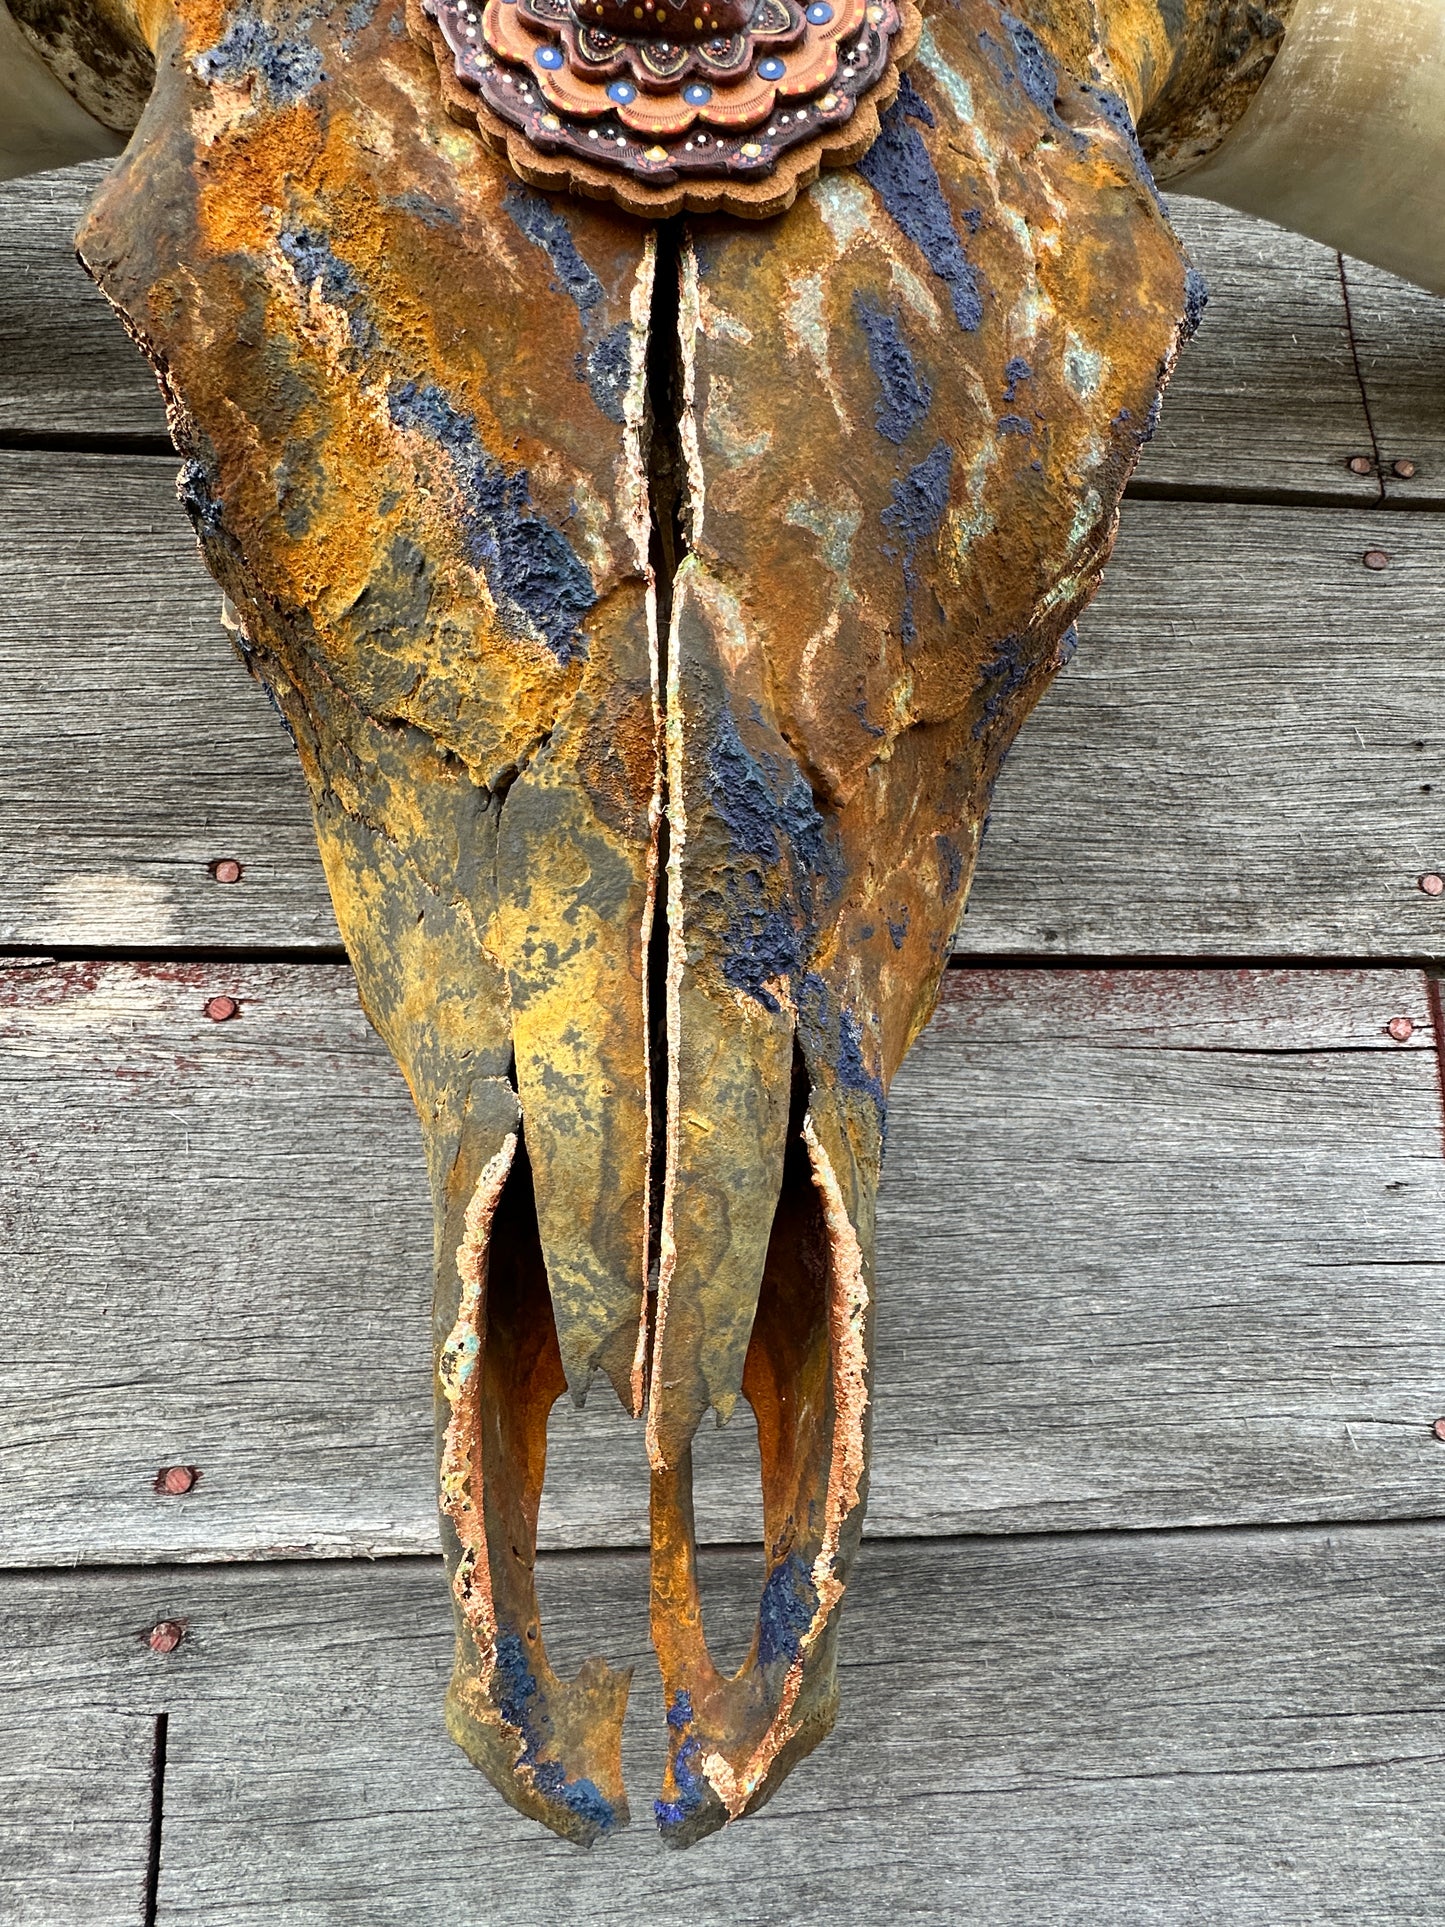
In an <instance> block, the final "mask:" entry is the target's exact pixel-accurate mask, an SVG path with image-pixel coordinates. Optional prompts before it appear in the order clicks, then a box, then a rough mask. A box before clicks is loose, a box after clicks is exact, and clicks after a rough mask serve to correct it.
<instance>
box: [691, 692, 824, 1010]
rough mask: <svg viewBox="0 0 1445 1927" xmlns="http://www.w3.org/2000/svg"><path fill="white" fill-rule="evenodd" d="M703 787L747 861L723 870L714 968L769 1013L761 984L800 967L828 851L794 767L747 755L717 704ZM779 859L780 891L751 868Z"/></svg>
mask: <svg viewBox="0 0 1445 1927" xmlns="http://www.w3.org/2000/svg"><path fill="white" fill-rule="evenodd" d="M708 790H709V794H710V796H711V799H712V803H713V807H714V808H715V809H716V811H717V814H718V817H719V819H720V820H721V822H722V824H723V826H724V828H725V829H726V830H727V833H728V841H729V843H730V844H731V846H732V853H733V855H734V856H735V857H743V858H752V859H753V864H750V865H744V866H730V867H729V869H728V871H727V875H726V880H725V883H724V886H723V889H724V910H725V924H724V929H723V932H722V962H721V966H720V967H721V970H722V973H723V976H724V977H725V978H726V979H727V981H728V982H729V983H730V984H731V985H732V986H733V988H734V989H736V990H741V991H744V992H746V994H747V995H748V996H750V997H753V998H755V999H756V1000H757V1002H759V1003H760V1004H761V1005H762V1006H763V1008H764V1009H765V1010H768V1011H771V1012H772V1013H773V1014H774V1015H776V1014H777V1012H778V1010H779V1009H780V1008H781V1006H780V1005H779V1003H778V1000H777V998H776V997H775V996H774V995H773V993H772V991H771V990H769V989H768V985H769V983H772V982H776V981H778V980H779V979H780V978H788V977H791V976H793V975H794V974H795V973H796V972H797V970H798V969H799V968H800V966H801V963H802V959H803V952H804V948H805V946H806V944H807V943H808V942H810V941H811V938H812V934H813V932H814V930H815V929H816V928H817V924H818V920H819V917H820V914H821V910H822V906H823V904H824V903H825V902H827V901H830V900H831V899H832V897H834V896H836V894H837V890H838V887H839V881H840V878H839V869H838V858H837V853H836V851H835V850H834V849H833V848H832V847H831V845H830V842H829V839H828V835H827V824H826V823H825V821H824V818H823V816H822V814H821V813H820V811H819V809H818V806H817V803H816V802H815V801H814V798H813V792H812V789H811V788H810V787H809V784H808V780H807V778H806V777H805V776H804V775H803V772H802V771H801V770H800V769H799V768H798V766H797V764H796V763H794V762H793V761H792V759H791V758H790V757H787V756H782V755H767V754H764V755H763V756H761V757H759V756H755V755H754V754H753V752H752V751H751V750H750V749H749V748H748V747H747V745H746V744H745V743H744V742H743V740H742V737H741V736H740V735H739V734H738V727H737V724H736V722H735V721H734V719H733V717H732V716H731V715H730V714H729V713H728V712H727V711H724V712H723V714H722V716H721V718H720V719H719V722H718V727H717V732H716V734H715V735H714V738H713V741H712V745H711V747H710V749H709V752H708ZM785 860H786V862H787V866H788V874H787V878H786V881H785V883H784V886H783V888H782V889H781V890H780V891H779V890H777V889H776V888H774V889H770V888H769V884H768V880H767V878H766V876H765V874H764V873H763V872H761V871H759V870H758V869H757V868H755V867H753V865H755V864H763V865H766V866H767V868H768V869H770V870H773V869H776V868H777V867H778V866H779V865H781V864H782V863H783V862H784V861H785Z"/></svg>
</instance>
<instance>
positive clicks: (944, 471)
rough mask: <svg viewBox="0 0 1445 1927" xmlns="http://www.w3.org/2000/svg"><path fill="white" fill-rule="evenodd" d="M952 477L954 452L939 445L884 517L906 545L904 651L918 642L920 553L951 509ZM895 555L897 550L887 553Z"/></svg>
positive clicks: (897, 489)
mask: <svg viewBox="0 0 1445 1927" xmlns="http://www.w3.org/2000/svg"><path fill="white" fill-rule="evenodd" d="M952 477H953V450H952V449H951V448H950V447H949V445H948V443H947V442H938V443H936V444H935V446H934V447H933V449H932V450H931V451H930V452H929V454H927V455H926V456H925V457H924V458H923V460H922V461H921V462H919V463H918V465H917V466H916V467H915V468H911V469H909V471H908V473H907V474H906V475H905V476H903V477H902V478H901V480H899V481H897V482H895V483H894V484H893V494H892V497H891V499H890V501H889V504H888V507H887V508H886V509H884V511H883V515H882V521H883V526H884V528H886V529H892V530H894V531H896V532H897V534H898V536H899V538H900V540H901V542H902V544H903V584H904V589H905V592H906V593H905V596H904V603H903V617H902V625H901V630H902V636H903V642H904V645H905V647H911V646H912V645H913V644H914V643H916V642H917V640H918V622H917V619H916V617H915V614H914V603H915V600H916V598H917V594H918V551H919V549H920V548H921V547H922V546H923V544H924V543H925V542H931V541H932V540H933V538H934V537H935V536H936V535H937V534H938V531H939V528H940V526H941V525H942V522H943V517H944V513H945V511H946V510H947V508H948V488H949V483H950V481H951V480H952ZM884 553H885V554H894V553H896V551H895V550H885V551H884Z"/></svg>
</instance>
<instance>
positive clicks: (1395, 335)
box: [1345, 261, 1445, 506]
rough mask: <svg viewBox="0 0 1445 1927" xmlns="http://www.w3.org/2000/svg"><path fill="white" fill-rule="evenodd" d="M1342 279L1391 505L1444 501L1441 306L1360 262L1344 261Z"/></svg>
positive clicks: (1444, 333) (1444, 328) (1444, 329)
mask: <svg viewBox="0 0 1445 1927" xmlns="http://www.w3.org/2000/svg"><path fill="white" fill-rule="evenodd" d="M1345 277H1346V285H1347V287H1348V289H1349V304H1350V314H1351V318H1352V321H1353V325H1354V332H1355V344H1356V347H1357V349H1358V352H1359V357H1360V372H1361V374H1362V376H1363V377H1364V384H1365V394H1366V397H1367V399H1368V402H1369V409H1370V420H1371V423H1372V426H1373V430H1374V434H1375V438H1376V440H1377V442H1378V444H1379V450H1380V457H1381V466H1382V469H1383V471H1384V478H1385V487H1386V490H1387V492H1388V494H1389V497H1390V500H1391V502H1392V503H1394V504H1404V505H1407V506H1409V505H1416V504H1420V503H1427V502H1428V503H1436V504H1438V503H1441V502H1445V301H1442V300H1441V299H1440V298H1439V296H1438V295H1432V294H1426V293H1425V291H1424V289H1423V288H1412V287H1411V286H1410V285H1409V284H1408V282H1404V281H1397V280H1396V279H1395V278H1394V276H1393V275H1389V274H1385V273H1383V272H1382V271H1381V270H1380V269H1379V268H1372V267H1370V266H1368V265H1367V264H1366V263H1365V262H1363V261H1347V262H1346V263H1345ZM1397 462H1407V463H1409V464H1410V466H1411V468H1412V469H1413V471H1414V472H1413V474H1411V475H1408V476H1404V475H1400V474H1399V473H1397V471H1396V468H1395V464H1396V463H1397Z"/></svg>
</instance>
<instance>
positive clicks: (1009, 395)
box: [1003, 355, 1034, 401]
mask: <svg viewBox="0 0 1445 1927" xmlns="http://www.w3.org/2000/svg"><path fill="white" fill-rule="evenodd" d="M1003 378H1004V384H1005V386H1004V391H1003V398H1004V400H1005V401H1017V399H1018V392H1019V383H1020V382H1023V381H1032V380H1033V378H1034V371H1033V369H1032V368H1030V366H1029V364H1028V363H1027V362H1026V361H1025V360H1024V358H1023V356H1022V355H1015V356H1014V358H1013V360H1012V361H1011V362H1010V363H1009V365H1008V366H1007V368H1005V369H1004V371H1003Z"/></svg>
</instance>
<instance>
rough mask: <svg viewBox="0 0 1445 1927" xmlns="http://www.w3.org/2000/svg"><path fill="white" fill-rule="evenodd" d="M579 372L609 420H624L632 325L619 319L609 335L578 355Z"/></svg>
mask: <svg viewBox="0 0 1445 1927" xmlns="http://www.w3.org/2000/svg"><path fill="white" fill-rule="evenodd" d="M577 361H578V372H579V373H580V375H581V376H582V379H583V380H584V381H585V382H586V383H587V386H588V387H589V388H590V389H591V391H592V399H593V401H595V402H596V404H597V406H598V408H599V409H600V411H601V412H602V413H603V414H604V415H605V416H606V417H607V419H608V421H610V422H617V423H619V424H620V423H622V422H624V421H626V419H627V407H626V403H627V390H628V386H629V384H630V383H631V381H632V328H631V325H630V324H629V323H628V322H626V321H619V322H618V324H617V326H616V327H615V328H614V329H613V330H612V331H611V333H610V334H605V335H603V337H602V339H601V340H600V341H599V342H598V343H597V344H596V346H595V347H593V348H592V349H591V350H590V351H589V353H587V354H586V355H579V356H578V357H577Z"/></svg>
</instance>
